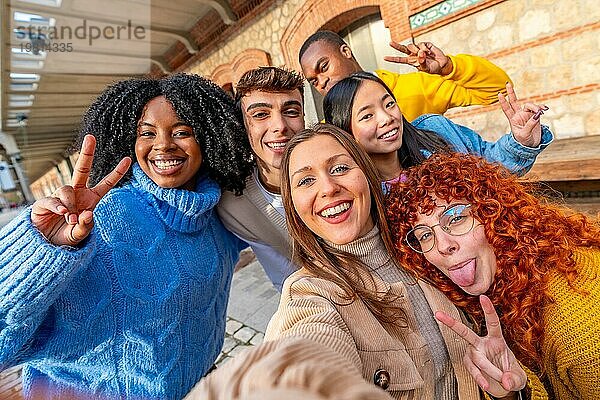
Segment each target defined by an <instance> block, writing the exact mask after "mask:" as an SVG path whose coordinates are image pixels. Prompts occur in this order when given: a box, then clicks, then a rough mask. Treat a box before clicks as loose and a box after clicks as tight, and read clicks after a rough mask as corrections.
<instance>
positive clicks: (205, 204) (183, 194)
mask: <svg viewBox="0 0 600 400" xmlns="http://www.w3.org/2000/svg"><path fill="white" fill-rule="evenodd" d="M132 171H133V177H132V179H131V184H132V186H133V187H134V188H136V189H138V190H139V191H140V192H142V193H143V194H144V196H145V197H146V198H147V199H148V201H149V202H150V204H152V206H153V207H154V209H155V210H156V212H157V213H158V215H159V217H160V218H161V219H162V220H163V221H164V222H165V224H167V225H168V226H169V227H171V228H172V229H174V230H176V231H179V232H195V231H199V230H201V229H202V228H203V227H204V225H205V224H206V222H207V221H208V220H209V218H210V217H211V215H212V210H213V208H214V207H215V206H216V204H217V203H218V201H219V198H220V197H221V189H220V188H219V185H217V183H216V182H214V181H213V180H212V179H210V178H209V177H208V176H206V175H201V176H199V177H198V182H197V183H196V189H195V191H190V190H184V189H165V188H162V187H160V186H158V185H157V184H156V183H154V181H152V179H150V178H149V177H148V176H147V175H146V174H145V173H144V171H142V169H141V168H140V166H139V164H138V163H135V164H133V166H132Z"/></svg>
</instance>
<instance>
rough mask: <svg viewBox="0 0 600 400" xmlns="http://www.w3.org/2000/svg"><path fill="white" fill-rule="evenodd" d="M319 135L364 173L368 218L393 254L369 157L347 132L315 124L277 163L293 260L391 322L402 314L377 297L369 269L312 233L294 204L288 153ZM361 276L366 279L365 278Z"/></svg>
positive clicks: (345, 296)
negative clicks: (336, 144) (331, 141)
mask: <svg viewBox="0 0 600 400" xmlns="http://www.w3.org/2000/svg"><path fill="white" fill-rule="evenodd" d="M321 135H328V136H331V137H333V138H334V139H335V140H336V141H338V142H339V143H340V144H341V145H342V147H344V148H345V149H346V150H347V151H348V153H349V154H350V156H351V157H352V158H353V159H354V161H355V162H356V164H357V165H358V167H359V168H360V169H361V170H362V172H363V173H364V174H365V177H366V179H367V182H368V185H369V190H370V193H371V217H372V218H373V221H374V222H375V224H377V226H378V228H379V232H380V234H381V236H382V239H383V243H384V245H385V248H386V250H387V252H388V254H390V255H392V254H393V244H392V239H391V236H390V234H389V230H388V225H387V222H386V219H385V210H384V200H383V192H382V190H381V182H380V181H379V178H378V174H377V170H376V169H375V166H374V165H373V162H372V161H371V158H370V157H369V156H368V155H367V154H366V153H365V151H364V150H363V149H362V148H360V146H359V145H358V144H357V143H356V141H355V140H354V139H353V138H352V136H350V134H348V133H346V132H344V131H343V130H341V129H339V128H337V127H335V126H333V125H330V124H317V125H315V126H313V127H312V128H309V129H305V130H303V131H301V132H300V133H298V134H297V135H295V136H294V137H293V138H292V139H291V140H290V141H289V142H288V144H287V147H286V150H285V153H284V155H283V159H282V163H281V194H282V197H283V204H284V207H285V214H286V220H287V226H288V230H289V232H290V235H291V237H292V240H293V248H294V260H295V262H296V263H297V264H298V265H300V266H302V267H303V268H304V269H305V270H307V271H308V272H309V273H310V274H312V275H314V276H317V277H321V278H324V279H327V280H329V281H331V282H333V283H335V284H336V285H338V286H339V287H340V288H342V290H343V293H341V294H339V295H340V297H341V298H342V299H343V300H345V301H348V302H349V303H351V302H353V301H354V300H355V299H356V298H357V297H358V298H360V299H361V300H362V301H364V302H365V304H366V305H367V307H368V308H369V310H370V311H371V312H372V313H373V314H374V315H376V316H377V317H378V318H379V319H380V320H382V321H384V322H395V321H397V320H399V319H401V318H402V317H404V314H403V313H401V312H400V311H399V310H398V309H392V307H391V306H390V305H389V302H390V299H386V301H385V302H384V301H382V300H380V297H381V296H380V295H381V293H378V292H377V291H376V289H375V281H374V279H373V275H372V273H371V272H370V268H369V267H368V266H367V265H365V264H364V263H363V262H362V261H360V260H359V259H358V258H357V257H356V256H354V255H352V254H350V253H347V252H344V251H341V250H338V249H336V248H334V247H332V246H330V245H329V244H327V243H326V242H325V241H324V240H323V239H322V238H320V237H318V236H317V235H315V234H314V233H313V232H312V231H311V230H310V229H309V228H308V227H307V226H306V224H305V223H304V221H302V219H301V218H300V216H299V215H298V213H297V212H296V209H295V207H294V203H293V201H292V196H291V185H290V170H289V161H290V157H291V154H292V152H293V151H294V149H295V148H296V146H298V145H299V144H300V143H303V142H306V141H308V140H311V139H312V138H314V137H317V136H321ZM361 272H362V273H361ZM365 272H366V273H365ZM365 277H370V279H368V280H366V279H365ZM392 300H393V299H392Z"/></svg>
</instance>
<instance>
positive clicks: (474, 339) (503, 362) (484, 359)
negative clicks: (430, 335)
mask: <svg viewBox="0 0 600 400" xmlns="http://www.w3.org/2000/svg"><path fill="white" fill-rule="evenodd" d="M479 302H480V303H481V308H482V309H483V312H484V315H485V324H486V327H487V332H488V334H487V336H484V337H480V336H478V335H477V334H476V333H475V332H473V331H472V330H471V329H469V328H468V327H467V326H465V325H464V324H462V323H461V322H460V321H457V320H455V319H454V318H452V317H451V316H449V315H448V314H446V313H444V312H441V311H438V312H436V313H435V317H436V318H437V319H438V320H439V321H440V322H442V323H443V324H444V325H446V326H447V327H448V328H450V329H452V330H453V331H454V332H456V333H457V334H458V335H459V336H460V337H462V338H463V339H465V340H466V341H467V343H469V347H468V349H467V353H466V354H465V357H464V363H465V366H466V367H467V370H468V371H469V373H470V374H471V376H472V377H473V378H474V379H475V382H477V384H478V385H479V386H480V387H481V388H482V389H483V390H485V391H486V392H488V393H490V394H491V395H492V396H494V397H506V396H508V394H509V393H510V392H516V391H519V390H521V389H523V388H524V387H525V384H526V383H527V375H526V374H525V371H524V370H523V368H521V366H520V365H519V363H518V362H517V359H516V358H515V355H514V354H513V352H512V351H511V350H510V349H509V348H508V346H507V344H506V341H505V340H504V337H503V336H502V327H501V326H500V319H499V318H498V314H496V310H494V305H493V304H492V302H491V300H490V299H489V298H488V297H487V296H485V295H481V296H479Z"/></svg>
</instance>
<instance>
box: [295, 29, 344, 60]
mask: <svg viewBox="0 0 600 400" xmlns="http://www.w3.org/2000/svg"><path fill="white" fill-rule="evenodd" d="M320 40H322V41H324V42H327V43H330V44H332V45H334V46H336V47H341V46H343V45H346V46H347V45H348V43H346V42H345V41H344V39H342V37H341V36H340V35H338V34H337V33H335V32H333V31H316V32H315V33H313V34H312V35H310V36H309V37H308V39H306V40H305V41H304V43H302V46H301V47H300V52H299V53H298V62H300V60H302V56H303V55H304V53H306V50H308V48H309V47H310V46H311V45H312V44H313V43H315V42H318V41H320ZM300 63H301V62H300Z"/></svg>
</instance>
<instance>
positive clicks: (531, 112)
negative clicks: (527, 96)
mask: <svg viewBox="0 0 600 400" xmlns="http://www.w3.org/2000/svg"><path fill="white" fill-rule="evenodd" d="M506 93H507V94H506V96H504V95H503V94H502V93H498V100H499V102H500V107H502V111H503V112H504V115H506V118H508V123H509V124H510V130H511V132H512V133H513V135H514V137H515V139H516V140H517V142H519V143H521V144H522V145H523V146H527V147H537V146H539V145H540V142H541V141H542V125H541V124H540V117H541V116H542V114H544V111H547V110H548V106H546V105H543V104H535V103H524V104H523V105H522V106H520V105H519V101H518V99H517V95H516V94H515V90H514V89H513V87H512V85H511V84H510V82H507V83H506Z"/></svg>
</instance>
